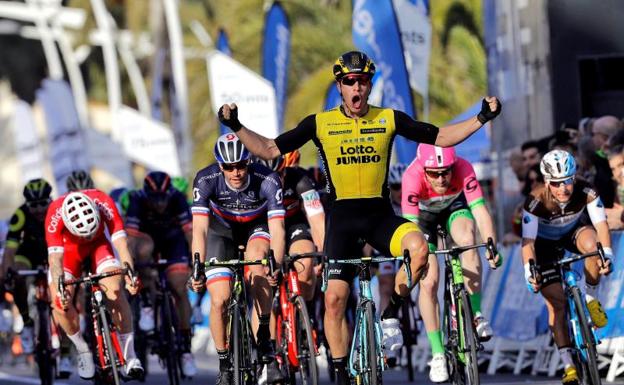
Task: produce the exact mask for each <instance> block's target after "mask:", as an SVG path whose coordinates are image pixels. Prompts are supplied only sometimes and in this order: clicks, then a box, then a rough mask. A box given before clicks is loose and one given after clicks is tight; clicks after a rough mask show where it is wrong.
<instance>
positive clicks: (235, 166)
mask: <svg viewBox="0 0 624 385" xmlns="http://www.w3.org/2000/svg"><path fill="white" fill-rule="evenodd" d="M221 168H222V169H223V171H234V170H245V169H246V168H247V161H246V160H245V161H242V162H236V163H221Z"/></svg>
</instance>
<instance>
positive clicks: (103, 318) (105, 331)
mask: <svg viewBox="0 0 624 385" xmlns="http://www.w3.org/2000/svg"><path fill="white" fill-rule="evenodd" d="M100 326H101V327H102V335H103V337H104V351H105V353H104V354H106V357H107V359H108V363H109V365H110V372H111V374H112V376H113V383H114V384H115V385H119V384H120V381H119V366H117V357H116V354H115V347H114V346H113V340H112V339H111V332H110V327H109V323H108V317H107V315H106V310H105V309H104V307H101V308H100Z"/></svg>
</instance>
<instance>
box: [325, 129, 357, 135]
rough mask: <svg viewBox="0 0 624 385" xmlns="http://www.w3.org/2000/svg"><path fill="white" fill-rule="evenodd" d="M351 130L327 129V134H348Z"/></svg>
mask: <svg viewBox="0 0 624 385" xmlns="http://www.w3.org/2000/svg"><path fill="white" fill-rule="evenodd" d="M352 132H353V130H338V131H327V135H344V134H350V133H352Z"/></svg>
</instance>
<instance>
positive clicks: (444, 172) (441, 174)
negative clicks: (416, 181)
mask: <svg viewBox="0 0 624 385" xmlns="http://www.w3.org/2000/svg"><path fill="white" fill-rule="evenodd" d="M425 173H426V174H427V176H429V178H432V179H438V178H439V177H443V178H444V177H446V176H447V175H448V174H450V173H451V169H450V168H447V169H444V170H425Z"/></svg>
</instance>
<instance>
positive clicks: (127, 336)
mask: <svg viewBox="0 0 624 385" xmlns="http://www.w3.org/2000/svg"><path fill="white" fill-rule="evenodd" d="M118 336H119V344H120V345H121V351H122V353H123V356H124V358H125V359H126V360H129V359H131V358H136V353H135V352H134V332H130V333H119V334H118Z"/></svg>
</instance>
